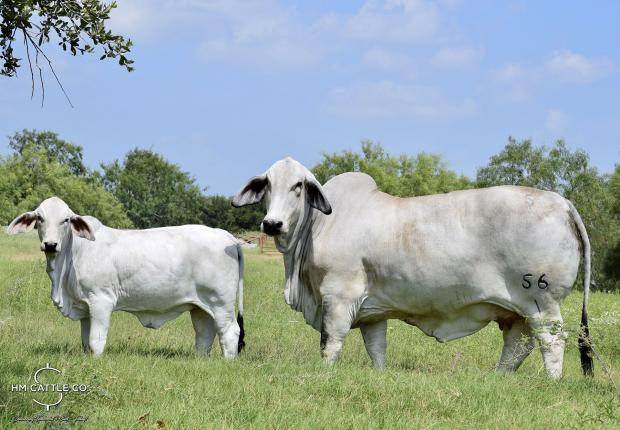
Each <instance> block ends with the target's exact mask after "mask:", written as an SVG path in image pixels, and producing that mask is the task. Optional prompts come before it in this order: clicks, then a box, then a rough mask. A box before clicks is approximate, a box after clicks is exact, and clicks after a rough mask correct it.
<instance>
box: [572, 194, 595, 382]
mask: <svg viewBox="0 0 620 430" xmlns="http://www.w3.org/2000/svg"><path fill="white" fill-rule="evenodd" d="M566 201H567V202H568V206H569V207H570V214H571V217H572V218H573V222H574V223H575V226H576V227H577V231H578V232H579V236H581V244H582V249H583V305H582V307H581V327H580V330H579V341H578V344H579V354H580V356H581V370H583V374H584V375H586V376H593V375H594V363H593V362H592V355H593V354H594V352H593V350H592V341H591V339H590V329H589V328H588V300H589V295H590V277H591V274H592V270H591V269H592V268H591V252H590V239H589V238H588V232H587V231H586V227H585V225H583V221H582V219H581V216H579V212H577V209H575V206H574V205H573V204H572V203H571V202H570V201H569V200H566Z"/></svg>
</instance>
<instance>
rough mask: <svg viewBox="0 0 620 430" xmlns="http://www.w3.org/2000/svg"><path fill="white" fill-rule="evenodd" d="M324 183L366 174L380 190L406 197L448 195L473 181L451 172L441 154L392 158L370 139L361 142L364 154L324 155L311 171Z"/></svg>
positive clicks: (346, 152) (467, 186)
mask: <svg viewBox="0 0 620 430" xmlns="http://www.w3.org/2000/svg"><path fill="white" fill-rule="evenodd" d="M312 172H313V173H314V175H315V176H316V178H317V179H318V180H319V182H321V183H325V182H326V181H328V180H329V179H331V178H333V177H334V176H336V175H339V174H341V173H344V172H364V173H367V174H368V175H370V176H372V177H373V178H374V179H375V181H376V182H377V185H378V187H379V189H380V190H381V191H384V192H386V193H389V194H392V195H395V196H401V197H407V196H422V195H428V194H436V193H446V192H449V191H453V190H459V189H464V188H470V187H471V182H470V181H469V179H468V178H467V177H465V176H462V175H461V176H459V175H457V174H456V173H455V172H453V171H451V170H449V169H448V168H447V166H446V163H445V162H444V161H443V160H442V158H441V157H440V156H439V155H434V154H426V153H420V154H417V155H416V156H413V157H412V156H409V155H404V154H402V155H400V156H398V157H395V156H392V155H390V154H388V153H386V152H385V150H384V149H383V147H382V146H381V145H380V144H378V143H374V142H372V141H370V140H364V141H362V150H361V153H358V152H353V151H343V152H341V153H333V154H327V153H323V161H321V162H320V163H319V164H317V165H316V166H314V167H313V168H312Z"/></svg>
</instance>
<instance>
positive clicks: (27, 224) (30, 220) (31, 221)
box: [6, 212, 37, 234]
mask: <svg viewBox="0 0 620 430" xmlns="http://www.w3.org/2000/svg"><path fill="white" fill-rule="evenodd" d="M36 223H37V214H36V213H35V212H26V213H23V214H21V215H20V216H18V217H17V218H15V219H14V220H13V221H11V224H9V226H8V227H7V228H6V233H7V234H18V233H27V232H29V231H30V230H32V229H33V228H34V226H35V225H36Z"/></svg>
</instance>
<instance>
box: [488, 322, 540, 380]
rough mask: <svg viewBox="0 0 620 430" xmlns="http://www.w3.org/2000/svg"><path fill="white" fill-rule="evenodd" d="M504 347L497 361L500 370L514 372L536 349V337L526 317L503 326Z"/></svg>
mask: <svg viewBox="0 0 620 430" xmlns="http://www.w3.org/2000/svg"><path fill="white" fill-rule="evenodd" d="M503 335H504V348H503V349H502V356H501V358H500V359H499V363H497V370H498V371H499V372H514V371H515V370H517V369H518V368H519V366H520V365H521V363H523V360H525V359H526V358H527V356H528V355H530V352H532V350H533V349H534V337H533V336H532V332H531V331H530V327H529V326H528V325H527V324H526V322H525V319H523V318H519V319H517V320H515V321H514V322H513V323H512V325H511V326H504V327H503Z"/></svg>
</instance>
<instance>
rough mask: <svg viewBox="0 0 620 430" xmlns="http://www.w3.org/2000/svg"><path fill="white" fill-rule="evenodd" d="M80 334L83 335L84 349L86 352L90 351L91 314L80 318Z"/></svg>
mask: <svg viewBox="0 0 620 430" xmlns="http://www.w3.org/2000/svg"><path fill="white" fill-rule="evenodd" d="M80 335H81V337H82V350H83V351H84V352H88V351H89V350H90V347H89V345H88V338H89V335H90V316H88V317H86V318H82V319H81V320H80Z"/></svg>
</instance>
